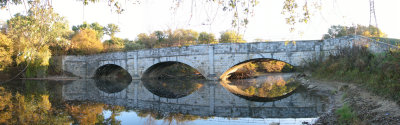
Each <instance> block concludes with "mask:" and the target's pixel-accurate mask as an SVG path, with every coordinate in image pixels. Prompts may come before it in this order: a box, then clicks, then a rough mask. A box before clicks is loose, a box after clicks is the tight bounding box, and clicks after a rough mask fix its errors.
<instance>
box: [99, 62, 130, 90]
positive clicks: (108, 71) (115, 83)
mask: <svg viewBox="0 0 400 125" xmlns="http://www.w3.org/2000/svg"><path fill="white" fill-rule="evenodd" d="M94 79H95V81H96V86H97V87H98V88H99V89H100V90H102V91H104V92H107V93H115V92H120V91H122V90H124V89H125V88H126V87H127V86H128V85H129V84H130V83H131V82H132V77H131V75H130V74H129V72H128V71H126V70H125V69H124V68H122V67H121V66H118V65H115V64H107V65H103V66H101V67H99V68H98V69H97V70H96V73H95V75H94Z"/></svg>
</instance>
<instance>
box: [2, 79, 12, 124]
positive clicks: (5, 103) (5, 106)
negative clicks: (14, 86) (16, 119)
mask: <svg viewBox="0 0 400 125" xmlns="http://www.w3.org/2000/svg"><path fill="white" fill-rule="evenodd" d="M11 98H12V95H11V93H9V92H6V91H5V89H4V88H3V87H0V124H6V123H7V121H8V120H9V119H11V118H12V112H11V111H10V109H12V108H13V105H12V101H11Z"/></svg>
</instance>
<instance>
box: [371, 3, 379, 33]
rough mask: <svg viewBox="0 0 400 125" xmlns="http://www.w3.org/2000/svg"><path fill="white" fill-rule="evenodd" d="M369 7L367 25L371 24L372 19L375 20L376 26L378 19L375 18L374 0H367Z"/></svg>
mask: <svg viewBox="0 0 400 125" xmlns="http://www.w3.org/2000/svg"><path fill="white" fill-rule="evenodd" d="M369 8H370V9H369V25H372V20H374V21H375V26H376V27H377V28H378V21H377V20H376V13H375V2H374V0H369ZM372 16H373V17H372Z"/></svg>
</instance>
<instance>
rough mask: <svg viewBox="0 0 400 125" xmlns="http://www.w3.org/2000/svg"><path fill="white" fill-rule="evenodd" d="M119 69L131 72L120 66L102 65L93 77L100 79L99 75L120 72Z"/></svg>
mask: <svg viewBox="0 0 400 125" xmlns="http://www.w3.org/2000/svg"><path fill="white" fill-rule="evenodd" d="M119 69H123V70H125V71H126V72H128V73H129V71H128V70H126V69H125V68H124V67H122V66H120V65H118V64H111V63H110V64H103V65H100V66H99V67H98V68H96V70H95V71H94V73H93V77H98V76H99V75H107V74H109V73H111V72H112V71H115V70H119Z"/></svg>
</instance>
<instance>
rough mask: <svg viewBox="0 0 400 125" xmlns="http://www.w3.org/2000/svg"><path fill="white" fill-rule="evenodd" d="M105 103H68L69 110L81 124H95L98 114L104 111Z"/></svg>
mask: <svg viewBox="0 0 400 125" xmlns="http://www.w3.org/2000/svg"><path fill="white" fill-rule="evenodd" d="M103 108H104V104H81V105H67V109H68V112H69V113H70V114H71V116H72V117H73V118H74V119H76V120H78V122H79V124H83V125H94V124H95V123H96V120H97V115H99V114H101V113H102V112H103Z"/></svg>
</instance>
